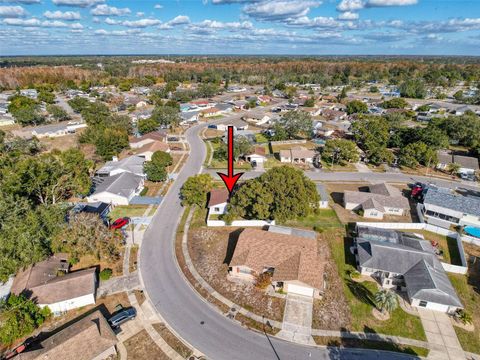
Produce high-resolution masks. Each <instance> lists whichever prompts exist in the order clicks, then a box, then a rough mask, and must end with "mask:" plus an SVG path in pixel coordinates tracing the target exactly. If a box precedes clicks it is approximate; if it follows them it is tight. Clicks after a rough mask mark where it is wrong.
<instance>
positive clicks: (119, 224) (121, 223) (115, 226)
mask: <svg viewBox="0 0 480 360" xmlns="http://www.w3.org/2000/svg"><path fill="white" fill-rule="evenodd" d="M129 222H130V218H128V217H122V218H118V219H117V220H115V221H114V222H113V223H111V224H110V229H113V230H115V229H121V228H123V227H124V226H126V225H128V223H129Z"/></svg>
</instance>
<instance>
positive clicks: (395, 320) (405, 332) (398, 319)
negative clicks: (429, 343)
mask: <svg viewBox="0 0 480 360" xmlns="http://www.w3.org/2000/svg"><path fill="white" fill-rule="evenodd" d="M287 224H288V225H290V226H299V227H309V228H315V229H316V230H317V231H318V232H319V233H320V238H321V239H322V240H323V241H324V242H326V243H327V244H328V245H329V249H330V252H331V256H332V258H333V260H334V263H335V264H336V267H337V273H338V275H339V277H340V279H341V281H340V286H343V293H344V297H345V302H346V304H347V306H348V308H349V313H350V317H351V319H350V321H349V322H348V323H345V324H338V326H340V327H341V328H343V329H344V330H346V331H347V330H350V331H364V332H376V333H381V334H388V335H397V336H403V337H407V338H414V339H418V340H425V339H426V338H425V333H424V331H423V327H422V324H421V321H420V319H419V318H418V317H416V316H412V315H409V314H407V313H406V312H404V311H403V310H402V309H401V308H400V307H399V308H397V309H396V310H395V311H394V312H393V313H392V314H391V316H390V319H389V320H387V321H379V320H377V319H375V318H374V317H373V315H372V309H373V308H374V302H373V296H374V294H375V292H376V291H377V285H376V283H374V282H363V283H357V282H354V281H352V280H351V279H350V277H349V276H348V275H347V273H348V271H349V270H352V269H354V266H355V258H354V256H353V254H352V253H351V252H350V247H351V246H352V244H353V242H352V239H351V238H349V237H347V236H346V235H347V233H346V229H345V227H344V225H342V224H341V222H340V221H339V219H338V218H337V216H336V214H335V212H334V211H333V210H322V211H320V213H319V215H317V216H315V215H312V216H309V217H307V218H305V219H302V220H297V221H290V222H288V223H287ZM334 284H335V283H334ZM334 284H328V285H327V286H328V288H327V293H328V292H331V291H336V290H337V288H336V287H335V286H334ZM319 306H320V307H321V304H319ZM338 311H341V306H339V307H338ZM314 313H315V314H316V316H318V314H321V309H320V310H319V311H318V312H317V311H315V309H314ZM315 321H316V320H315V319H314V324H315Z"/></svg>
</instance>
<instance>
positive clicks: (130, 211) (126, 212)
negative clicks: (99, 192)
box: [108, 205, 148, 220]
mask: <svg viewBox="0 0 480 360" xmlns="http://www.w3.org/2000/svg"><path fill="white" fill-rule="evenodd" d="M147 208H148V205H128V206H124V205H117V206H115V208H114V209H113V210H112V211H111V212H110V214H109V215H108V217H109V218H110V219H111V220H115V219H118V218H120V217H125V216H127V217H137V216H143V213H144V212H145V210H147Z"/></svg>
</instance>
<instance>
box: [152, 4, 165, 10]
mask: <svg viewBox="0 0 480 360" xmlns="http://www.w3.org/2000/svg"><path fill="white" fill-rule="evenodd" d="M153 8H154V9H163V5H160V4H155V6H154V7H153Z"/></svg>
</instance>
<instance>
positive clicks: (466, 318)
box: [455, 309, 473, 325]
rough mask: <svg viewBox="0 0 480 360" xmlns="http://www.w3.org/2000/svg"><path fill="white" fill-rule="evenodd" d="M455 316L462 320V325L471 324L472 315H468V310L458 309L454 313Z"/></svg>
mask: <svg viewBox="0 0 480 360" xmlns="http://www.w3.org/2000/svg"><path fill="white" fill-rule="evenodd" d="M455 318H456V319H457V320H459V321H461V322H462V324H464V325H468V324H471V323H472V321H473V319H472V315H470V314H469V313H468V312H466V311H465V310H463V309H458V310H457V312H456V313H455Z"/></svg>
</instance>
